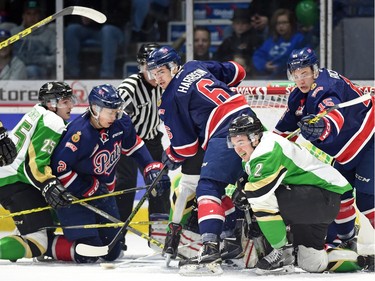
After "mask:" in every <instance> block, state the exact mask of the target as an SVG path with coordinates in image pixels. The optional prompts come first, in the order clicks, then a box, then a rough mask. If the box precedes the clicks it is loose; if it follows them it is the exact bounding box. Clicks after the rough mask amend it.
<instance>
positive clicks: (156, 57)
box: [147, 46, 181, 70]
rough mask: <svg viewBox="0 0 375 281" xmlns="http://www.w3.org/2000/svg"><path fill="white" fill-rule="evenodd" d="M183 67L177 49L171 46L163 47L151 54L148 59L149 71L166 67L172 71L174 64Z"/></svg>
mask: <svg viewBox="0 0 375 281" xmlns="http://www.w3.org/2000/svg"><path fill="white" fill-rule="evenodd" d="M173 63H175V64H176V65H177V66H179V65H181V57H180V56H179V55H178V53H177V52H176V50H175V49H173V48H172V47H169V46H162V47H160V48H159V49H156V50H154V51H152V52H151V54H150V55H149V56H148V58H147V70H152V69H155V68H158V67H162V66H163V65H166V66H167V67H168V68H169V69H171V67H172V64H173Z"/></svg>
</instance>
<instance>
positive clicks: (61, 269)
mask: <svg viewBox="0 0 375 281" xmlns="http://www.w3.org/2000/svg"><path fill="white" fill-rule="evenodd" d="M3 235H4V234H1V233H0V237H1V236H3ZM126 244H127V246H128V250H127V251H126V252H124V254H125V256H124V258H123V259H121V261H130V260H131V259H137V258H140V257H143V256H146V255H150V254H152V253H153V252H154V251H153V250H152V249H150V248H149V247H148V245H147V241H146V240H144V239H142V238H140V237H138V236H136V235H133V234H129V235H127V242H126ZM159 257H160V255H156V256H154V257H149V258H148V261H149V262H148V263H140V262H139V260H135V261H134V262H129V263H127V264H124V265H122V266H121V267H117V268H114V269H104V268H102V267H101V266H100V264H99V263H96V264H75V263H66V262H35V261H33V260H32V259H22V260H19V261H17V262H16V263H12V262H10V261H5V260H0V272H1V280H25V281H34V280H35V281H41V280H51V281H67V280H69V281H95V280H100V281H106V280H111V281H156V280H163V281H167V280H171V281H174V280H205V279H206V278H209V279H211V280H214V279H218V280H220V281H227V280H228V281H233V280H250V279H249V278H251V279H252V280H255V279H257V280H267V281H268V280H270V281H273V280H274V281H284V280H290V279H294V280H297V279H298V280H303V281H309V280H313V281H318V280H325V281H346V280H354V279H355V278H357V280H361V281H370V280H371V281H372V280H374V277H375V274H374V273H367V272H356V273H330V274H311V273H294V274H289V275H284V276H257V275H255V273H254V270H253V269H243V270H235V269H229V268H224V273H223V275H221V276H198V277H190V276H189V277H186V276H181V275H179V274H178V269H177V267H176V264H175V263H173V264H172V267H170V268H166V267H165V263H164V261H162V260H161V259H160V258H159ZM151 259H152V261H150V260H151ZM137 261H138V262H137ZM206 281H207V280H206Z"/></svg>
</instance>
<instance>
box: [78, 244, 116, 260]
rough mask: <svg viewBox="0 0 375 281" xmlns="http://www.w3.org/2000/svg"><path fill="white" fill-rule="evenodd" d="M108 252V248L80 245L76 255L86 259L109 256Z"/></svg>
mask: <svg viewBox="0 0 375 281" xmlns="http://www.w3.org/2000/svg"><path fill="white" fill-rule="evenodd" d="M108 252H109V248H108V246H92V245H87V244H78V245H77V246H76V253H77V254H79V255H81V256H86V257H101V256H105V255H107V254H108Z"/></svg>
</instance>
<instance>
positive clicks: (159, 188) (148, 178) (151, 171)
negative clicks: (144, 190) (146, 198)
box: [143, 162, 171, 196]
mask: <svg viewBox="0 0 375 281" xmlns="http://www.w3.org/2000/svg"><path fill="white" fill-rule="evenodd" d="M163 167H164V165H163V163H161V162H152V163H150V164H148V165H147V166H146V168H145V169H144V171H143V175H144V178H145V183H146V184H147V185H150V184H152V183H153V182H154V180H155V178H156V177H157V176H158V175H159V173H160V171H161V170H162V169H163ZM170 187H171V180H170V178H169V176H168V175H166V174H164V175H163V176H162V177H161V179H160V180H159V181H158V183H157V184H156V185H155V187H154V190H155V191H156V194H155V192H152V193H151V194H152V195H153V196H161V195H162V194H163V193H164V191H165V190H167V189H170Z"/></svg>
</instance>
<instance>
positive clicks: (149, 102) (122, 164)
mask: <svg viewBox="0 0 375 281" xmlns="http://www.w3.org/2000/svg"><path fill="white" fill-rule="evenodd" d="M158 48H160V46H159V45H158V44H157V43H145V44H142V46H141V47H140V49H139V51H138V54H137V62H138V68H139V73H138V74H133V75H131V76H129V77H128V78H126V79H125V80H123V81H122V83H121V84H120V86H118V90H119V92H120V94H121V97H122V98H123V99H124V101H125V111H126V112H127V114H128V115H129V116H130V118H131V119H132V122H133V124H134V127H135V130H136V132H137V134H138V135H139V136H140V137H141V138H142V139H143V141H144V142H145V144H146V146H147V148H148V150H149V151H150V153H151V156H152V158H153V159H154V160H155V161H160V162H161V155H162V153H163V146H162V141H161V139H162V136H163V133H162V132H160V131H159V130H158V126H159V125H160V124H161V121H160V118H159V115H158V106H157V102H158V100H160V98H161V94H162V88H160V87H159V86H157V84H156V83H155V80H150V79H149V78H148V75H147V71H146V59H147V56H148V55H149V54H150V53H151V52H152V51H153V50H155V49H158ZM116 169H117V170H116V177H117V181H116V190H125V189H129V188H134V187H135V186H137V175H138V164H137V162H136V161H135V160H133V159H132V158H130V157H127V156H125V155H121V158H120V161H119V163H118V165H117V168H116ZM169 195H170V190H164V192H163V194H162V195H160V196H156V197H154V196H152V195H151V196H150V197H149V205H148V212H149V220H150V221H151V220H155V219H158V218H159V219H163V220H167V219H168V215H169V211H170V201H169ZM134 198H135V192H132V193H126V194H124V195H120V196H117V197H116V199H117V205H118V208H119V211H120V217H121V220H122V221H125V220H126V219H127V218H128V217H129V215H130V214H131V212H132V209H133V202H134ZM155 217H156V218H155ZM150 235H151V233H150ZM124 249H126V246H125V248H124Z"/></svg>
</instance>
